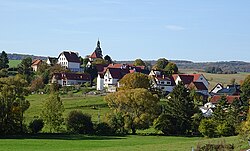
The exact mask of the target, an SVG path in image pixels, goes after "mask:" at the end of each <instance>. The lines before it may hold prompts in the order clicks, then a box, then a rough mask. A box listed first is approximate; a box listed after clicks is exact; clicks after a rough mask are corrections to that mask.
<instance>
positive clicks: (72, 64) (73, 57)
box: [57, 51, 81, 72]
mask: <svg viewBox="0 0 250 151" xmlns="http://www.w3.org/2000/svg"><path fill="white" fill-rule="evenodd" d="M57 64H60V65H61V66H62V67H65V68H67V69H69V70H70V71H72V72H80V71H81V68H80V59H79V56H78V53H76V52H72V51H63V52H62V53H60V54H59V56H58V62H57Z"/></svg>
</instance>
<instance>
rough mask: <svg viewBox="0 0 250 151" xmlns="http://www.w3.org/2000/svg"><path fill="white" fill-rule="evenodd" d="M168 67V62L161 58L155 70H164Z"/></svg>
mask: <svg viewBox="0 0 250 151" xmlns="http://www.w3.org/2000/svg"><path fill="white" fill-rule="evenodd" d="M167 65H168V60H167V59H165V58H160V59H158V60H157V62H156V64H155V65H154V66H153V69H154V70H163V69H165V67H166V66H167Z"/></svg>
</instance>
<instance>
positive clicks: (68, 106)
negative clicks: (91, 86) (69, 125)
mask: <svg viewBox="0 0 250 151" xmlns="http://www.w3.org/2000/svg"><path fill="white" fill-rule="evenodd" d="M47 98H48V95H46V94H34V95H30V96H28V97H27V100H29V102H30V107H29V109H28V110H27V111H26V112H25V114H24V116H25V122H26V123H29V122H30V121H31V120H32V119H33V118H34V117H35V116H40V114H41V111H42V106H43V102H44V101H45V100H46V99H47ZM61 99H62V101H63V104H64V108H65V111H64V114H63V115H64V117H66V116H67V115H68V113H69V112H70V111H72V110H81V111H82V112H83V113H87V114H90V115H91V116H92V121H94V122H97V121H98V114H99V115H100V119H102V118H103V116H104V115H105V114H106V113H107V112H108V111H109V108H108V106H107V103H106V102H105V101H104V100H103V97H102V96H86V97H85V96H81V97H68V96H61Z"/></svg>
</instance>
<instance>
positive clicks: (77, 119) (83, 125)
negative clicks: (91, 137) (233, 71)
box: [66, 110, 93, 134]
mask: <svg viewBox="0 0 250 151" xmlns="http://www.w3.org/2000/svg"><path fill="white" fill-rule="evenodd" d="M66 127H67V129H68V130H69V131H70V132H73V133H78V134H91V133H93V123H92V121H91V116H90V115H88V114H83V113H82V112H81V111H77V110H73V111H71V112H70V113H69V114H68V117H67V119H66Z"/></svg>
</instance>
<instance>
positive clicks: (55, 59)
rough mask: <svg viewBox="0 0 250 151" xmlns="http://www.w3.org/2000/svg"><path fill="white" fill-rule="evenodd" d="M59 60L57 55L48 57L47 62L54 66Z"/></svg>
mask: <svg viewBox="0 0 250 151" xmlns="http://www.w3.org/2000/svg"><path fill="white" fill-rule="evenodd" d="M57 60H58V59H57V58H55V57H48V58H47V60H46V63H47V64H48V65H51V66H53V65H54V64H56V63H57Z"/></svg>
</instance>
